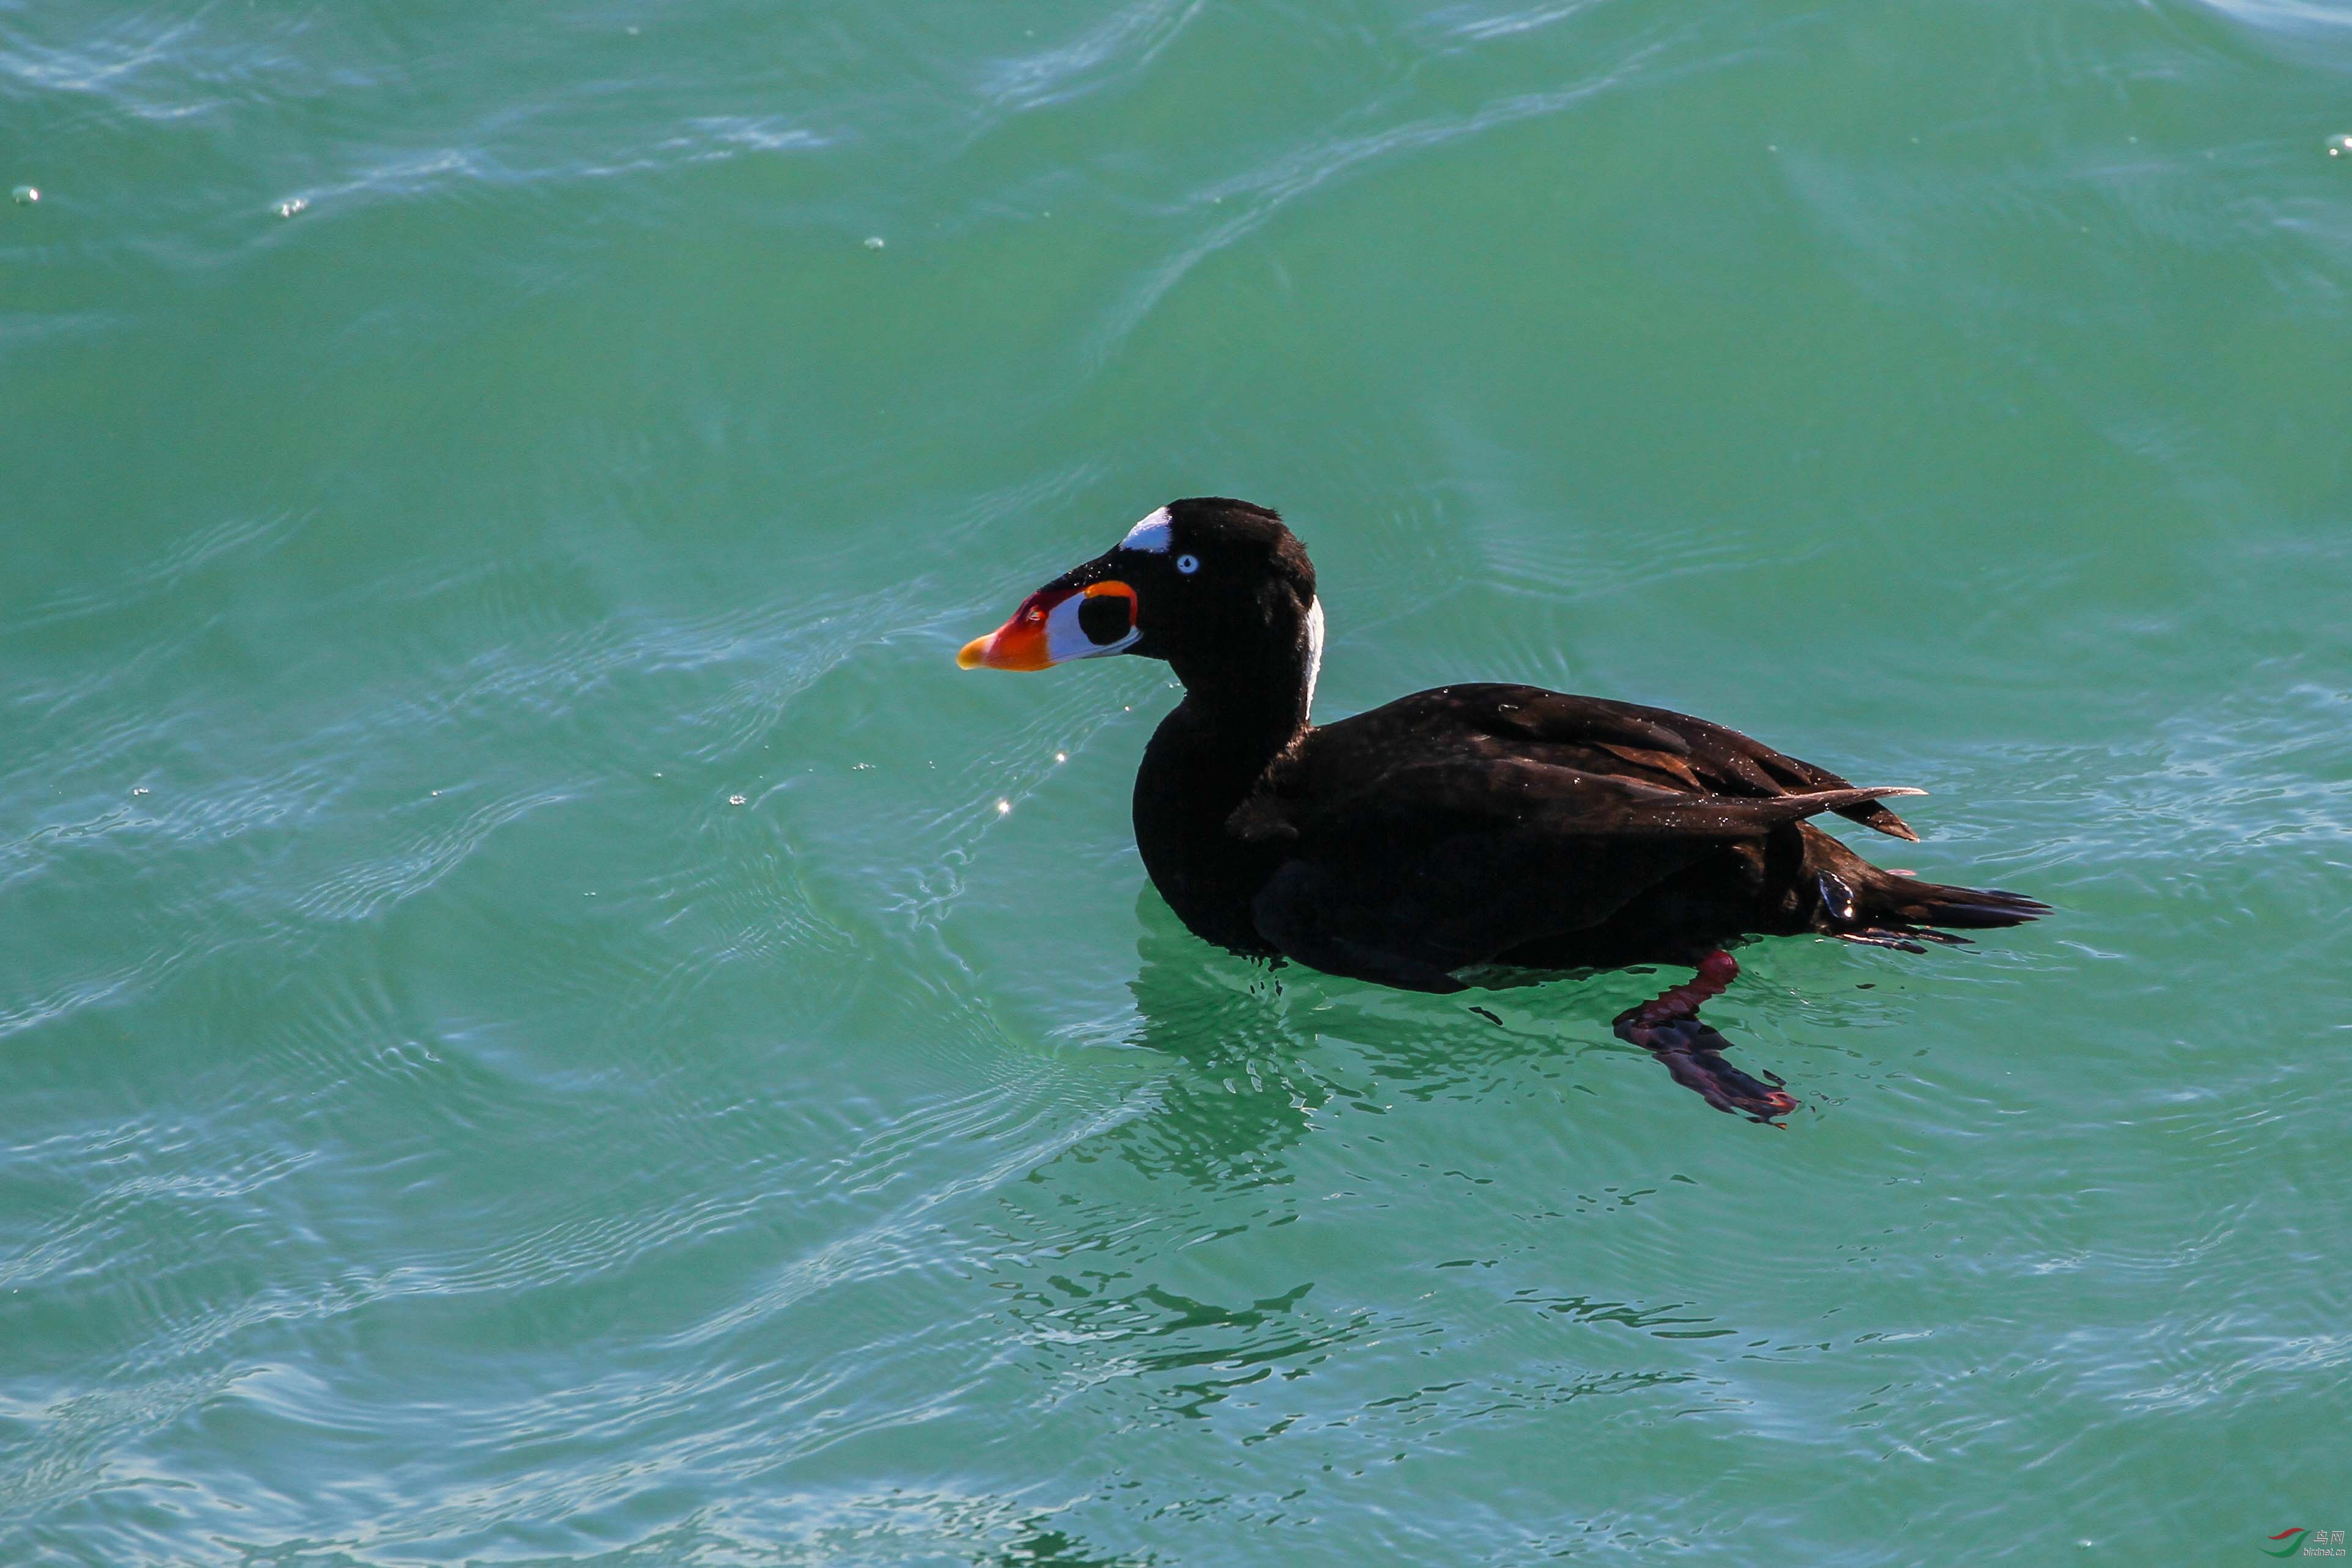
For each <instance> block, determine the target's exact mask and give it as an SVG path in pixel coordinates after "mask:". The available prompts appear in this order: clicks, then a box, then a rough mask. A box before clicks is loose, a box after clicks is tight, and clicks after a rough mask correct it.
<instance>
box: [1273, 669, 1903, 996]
mask: <svg viewBox="0 0 2352 1568" xmlns="http://www.w3.org/2000/svg"><path fill="white" fill-rule="evenodd" d="M1918 793H1920V792H1918V791H1916V790H1901V789H1856V788H1854V787H1853V785H1851V784H1847V783H1846V782H1845V781H1844V780H1843V779H1841V778H1839V777H1837V776H1836V775H1835V774H1833V773H1827V772H1826V771H1824V770H1822V769H1820V768H1816V767H1813V766H1812V765H1811V764H1810V763H1801V762H1798V761H1796V760H1795V759H1794V758H1790V757H1785V756H1782V755H1781V754H1780V752H1774V751H1771V750H1770V749H1769V748H1768V747H1765V746H1761V745H1759V744H1758V743H1757V742H1754V741H1751V740H1749V739H1748V737H1746V736H1744V735H1741V734H1739V733H1738V731H1732V730H1727V729H1725V728H1723V727H1722V726H1721V725H1717V724H1709V723H1707V722H1706V721H1704V720H1698V719H1692V718H1689V717H1687V716H1685V715H1683V714H1678V713H1672V712H1668V711H1666V710H1663V709H1654V708H1641V707H1636V706H1634V705H1633V704H1630V703H1617V702H1607V701H1602V700H1599V699H1596V698H1589V697H1571V696H1568V695H1566V694H1564V693H1560V692H1554V691H1546V690H1543V689H1539V688H1536V687H1527V686H1499V685H1478V686H1454V687H1441V688H1439V689H1435V690H1433V691H1424V692H1421V693H1418V694H1416V695H1414V696H1412V697H1407V698H1403V699H1402V700H1398V701H1396V702H1392V703H1390V704H1388V705H1387V706H1386V707H1384V708H1377V709H1374V710H1371V711H1370V712H1367V713H1363V714H1360V715H1358V716H1356V717H1355V718H1352V719H1349V720H1346V721H1342V722H1340V723H1338V724H1333V725H1330V726H1328V728H1325V729H1321V730H1314V731H1308V732H1307V734H1306V735H1305V736H1303V737H1302V738H1301V739H1300V741H1299V742H1297V744H1296V745H1295V746H1294V747H1293V748H1292V750H1291V751H1289V752H1286V753H1285V754H1284V755H1283V756H1282V757H1280V758H1278V759H1277V760H1276V763H1274V765H1273V766H1271V767H1270V768H1269V769H1268V770H1267V773H1266V775H1265V778H1264V779H1263V780H1261V782H1260V784H1259V787H1258V789H1257V790H1256V791H1255V793H1254V794H1253V795H1251V796H1250V798H1249V799H1248V800H1247V801H1245V802H1244V803H1243V805H1241V807H1240V808H1239V809H1237V810H1236V811H1235V812H1234V814H1233V816H1232V817H1231V818H1230V819H1229V821H1228V823H1227V828H1228V831H1230V832H1232V833H1234V835H1236V836H1237V837H1241V838H1243V839H1244V840H1246V841H1251V842H1257V843H1265V844H1269V845H1276V844H1278V845H1281V846H1283V847H1286V849H1287V850H1288V851H1289V854H1288V858H1286V860H1285V862H1284V863H1283V865H1282V866H1281V867H1280V868H1278V869H1277V870H1276V872H1275V873H1274V875H1273V876H1272V877H1271V878H1270V879H1268V880H1267V882H1266V883H1265V886H1264V887H1263V888H1262V889H1260V891H1259V893H1258V894H1257V896H1256V899H1255V901H1254V903H1253V906H1252V912H1253V916H1254V918H1255V921H1256V923H1257V926H1258V929H1259V931H1260V933H1261V934H1262V935H1263V936H1264V937H1265V939H1266V940H1267V941H1268V942H1272V943H1273V944H1274V945H1275V946H1276V947H1277V948H1279V949H1280V950H1282V951H1283V952H1286V953H1288V954H1289V955H1290V956H1292V957H1294V958H1297V960H1299V961H1300V962H1302V963H1308V964H1311V965H1313V966H1314V967H1316V968H1318V969H1324V970H1328V971H1331V972H1333V973H1343V974H1354V975H1358V976H1360V977H1361V978H1365V979H1370V980H1377V981H1380V982H1381V983H1383V984H1391V985H1404V986H1407V987H1409V988H1412V989H1417V990H1433V991H1450V990H1456V989H1459V988H1460V983H1459V982H1457V981H1454V980H1453V979H1452V978H1451V972H1452V971H1453V970H1455V969H1459V968H1463V967H1465V966H1467V965H1470V964H1475V963H1486V962H1488V961H1490V960H1492V959H1493V958H1494V957H1495V956H1496V955H1497V954H1498V953H1501V952H1507V951H1508V950H1510V949H1513V948H1516V947H1519V946H1522V945H1525V944H1527V943H1529V942H1538V941H1541V940H1543V939H1545V938H1548V937H1553V936H1558V935H1560V934H1563V933H1565V932H1568V931H1579V930H1582V929H1584V928H1586V927H1588V926H1591V925H1593V924H1596V923H1598V922H1599V921H1602V920H1605V919H1607V918H1608V916H1609V915H1611V914H1612V913H1613V912H1614V911H1615V910H1618V909H1619V908H1621V907H1622V906H1623V905H1624V904H1625V903H1626V902H1628V901H1629V900H1632V899H1633V898H1634V897H1636V896H1637V895H1639V894H1640V893H1642V892H1643V891H1644V890H1646V889H1649V888H1651V887H1653V886H1654V885H1655V884H1656V883H1658V882H1659V881H1661V880H1663V879H1665V878H1667V877H1670V876H1673V875H1674V874H1675V872H1677V871H1680V870H1682V869H1684V868H1686V867H1688V866H1690V865H1691V864H1693V863H1694V862H1695V861H1696V860H1698V859H1700V858H1704V857H1706V856H1708V855H1711V854H1716V853H1718V852H1720V851H1721V849H1722V848H1723V847H1725V846H1726V845H1727V844H1729V843H1735V842H1738V841H1742V840H1756V839H1760V838H1762V837H1764V836H1766V835H1767V834H1769V833H1770V832H1771V831H1772V830H1773V829H1774V828H1776V827H1779V826H1782V825H1784V824H1788V823H1793V822H1796V821H1800V820H1801V819H1803V818H1805V817H1808V816H1816V815H1819V814H1821V813H1822V812H1842V813H1844V814H1846V815H1848V816H1855V817H1856V818H1857V819H1859V820H1863V821H1865V822H1868V823H1870V825H1871V826H1877V827H1879V828H1880V829H1881V830H1882V831H1885V832H1890V833H1895V834H1896V835H1897V836H1898V837H1914V836H1913V835H1912V833H1911V831H1910V829H1909V827H1908V826H1906V825H1905V824H1904V823H1903V821H1902V819H1901V818H1899V817H1897V816H1895V814H1894V813H1892V812H1890V811H1887V810H1886V809H1885V807H1884V806H1881V805H1877V802H1878V800H1879V799H1880V798H1882V797H1884V796H1886V795H1916V794H1918ZM1880 818H1883V819H1884V820H1883V821H1882V820H1877V819H1880Z"/></svg>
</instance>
